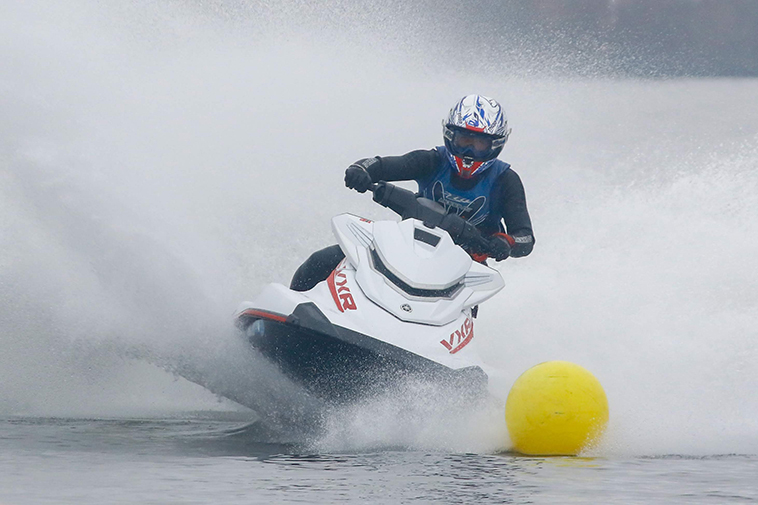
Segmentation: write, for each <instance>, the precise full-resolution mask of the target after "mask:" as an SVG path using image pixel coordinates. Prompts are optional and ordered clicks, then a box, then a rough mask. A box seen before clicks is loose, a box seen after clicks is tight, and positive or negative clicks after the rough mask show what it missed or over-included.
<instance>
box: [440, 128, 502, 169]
mask: <svg viewBox="0 0 758 505" xmlns="http://www.w3.org/2000/svg"><path fill="white" fill-rule="evenodd" d="M450 130H451V131H452V138H451V139H450V145H451V147H452V151H453V154H454V155H456V156H460V157H461V158H472V159H474V160H476V161H487V160H490V159H492V158H494V157H495V156H497V154H496V152H497V151H498V150H499V148H500V147H502V145H503V144H504V142H503V140H502V139H499V138H496V137H493V136H492V135H487V134H486V133H480V132H474V131H470V130H464V129H461V128H454V127H453V128H450Z"/></svg>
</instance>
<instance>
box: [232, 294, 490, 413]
mask: <svg viewBox="0 0 758 505" xmlns="http://www.w3.org/2000/svg"><path fill="white" fill-rule="evenodd" d="M238 325H239V327H240V328H241V329H242V331H243V332H244V333H245V336H246V338H247V339H248V341H249V342H250V344H251V345H252V346H253V347H254V348H255V349H257V350H258V351H259V352H260V353H261V354H262V355H263V356H264V357H266V358H267V359H268V360H270V361H272V362H273V363H275V364H276V365H278V366H279V368H280V369H281V370H282V372H283V373H285V374H286V375H287V376H289V377H290V378H291V379H293V380H294V381H296V382H298V383H300V384H302V385H303V387H304V388H306V389H307V390H308V391H309V392H310V393H312V394H314V395H316V396H318V397H320V398H322V399H324V400H326V401H328V402H329V403H335V404H344V403H350V402H354V401H357V400H360V399H361V398H365V397H369V396H372V395H374V394H379V393H383V392H387V391H393V388H396V387H397V386H398V384H402V383H403V381H406V380H421V381H425V382H429V383H432V384H434V385H435V386H439V390H440V391H441V392H445V391H450V392H452V390H455V391H456V392H457V393H458V394H460V393H463V394H465V395H471V396H474V397H480V396H482V395H485V394H486V390H487V375H486V374H485V373H484V371H483V370H482V369H481V368H479V367H477V366H473V367H467V368H463V369H459V370H454V369H452V368H448V367H446V366H444V365H441V364H439V363H436V362H434V361H432V360H429V359H426V358H424V357H422V356H419V355H416V354H414V353H411V352H409V351H406V350H404V349H401V348H399V347H396V346H393V345H391V344H388V343H386V342H382V341H380V340H377V339H374V338H372V337H369V336H366V335H363V334H361V333H358V332H355V331H352V330H349V329H347V328H342V327H339V326H336V325H333V324H332V323H331V322H330V321H329V320H328V319H327V318H326V316H324V314H323V313H322V312H321V311H320V310H319V309H318V307H316V305H315V304H313V303H303V304H300V305H298V306H297V307H296V309H295V310H294V312H293V313H292V314H290V315H288V316H285V315H282V314H275V313H271V312H267V311H263V310H256V309H248V310H246V311H243V312H242V313H241V314H240V315H239V316H238Z"/></svg>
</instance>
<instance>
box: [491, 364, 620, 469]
mask: <svg viewBox="0 0 758 505" xmlns="http://www.w3.org/2000/svg"><path fill="white" fill-rule="evenodd" d="M505 423H506V425H507V426H508V434H509V435H510V437H511V442H512V444H513V450H515V451H517V452H520V453H522V454H529V455H544V456H548V455H551V456H557V455H576V454H578V453H579V452H580V451H581V450H582V449H583V448H585V447H587V446H588V445H589V444H591V443H593V442H594V441H596V440H597V439H598V438H599V437H600V436H601V435H602V434H603V431H605V427H606V425H607V424H608V399H607V398H606V396H605V391H603V387H602V386H601V385H600V382H598V380H597V379H596V378H595V376H594V375H592V374H591V373H590V372H588V371H587V370H586V369H584V368H582V367H580V366H579V365H575V364H573V363H569V362H567V361H548V362H545V363H540V364H539V365H536V366H534V367H532V368H530V369H529V370H527V371H526V372H524V373H523V374H521V376H520V377H519V378H518V379H516V382H515V383H514V384H513V387H512V388H511V392H510V393H509V394H508V400H507V401H506V404H505Z"/></svg>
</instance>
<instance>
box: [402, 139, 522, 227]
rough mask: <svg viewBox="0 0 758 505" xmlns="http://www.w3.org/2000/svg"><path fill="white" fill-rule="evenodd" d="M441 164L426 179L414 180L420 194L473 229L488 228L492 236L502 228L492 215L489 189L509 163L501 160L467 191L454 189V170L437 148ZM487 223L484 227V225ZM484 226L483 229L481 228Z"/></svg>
mask: <svg viewBox="0 0 758 505" xmlns="http://www.w3.org/2000/svg"><path fill="white" fill-rule="evenodd" d="M436 149H437V152H439V153H440V164H439V166H438V167H437V170H436V171H435V172H434V173H433V174H432V175H431V176H429V177H424V178H423V179H417V180H416V182H417V183H418V191H419V194H421V195H423V196H424V197H426V198H429V199H430V200H434V201H435V202H437V203H439V204H441V205H442V206H443V207H445V210H446V211H447V212H448V214H450V213H453V212H454V213H456V214H458V215H459V216H461V217H462V218H464V219H466V220H467V221H468V222H470V223H471V224H473V225H474V226H477V227H480V228H487V229H489V230H491V233H494V232H496V231H498V230H499V229H502V228H501V225H500V218H501V217H502V216H495V215H491V212H490V211H491V210H492V209H491V203H492V189H493V188H494V186H495V181H496V180H497V178H498V177H500V174H502V173H503V172H505V171H506V170H508V169H509V168H510V165H509V164H508V163H505V162H503V161H500V160H494V161H495V162H494V163H493V164H492V166H490V167H489V168H488V169H487V170H486V171H485V172H484V173H483V174H481V175H480V176H479V178H480V179H479V181H478V182H477V183H476V184H474V186H473V187H471V188H470V189H466V190H463V189H459V188H456V187H455V186H453V182H452V177H453V172H454V171H455V167H453V165H452V164H451V161H450V156H448V152H447V148H446V147H444V146H438V147H437V148H436ZM485 221H487V223H485ZM483 223H485V225H484V226H480V225H482V224H483Z"/></svg>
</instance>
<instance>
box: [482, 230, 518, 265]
mask: <svg viewBox="0 0 758 505" xmlns="http://www.w3.org/2000/svg"><path fill="white" fill-rule="evenodd" d="M515 243H516V241H515V240H513V237H511V236H510V235H506V234H505V233H495V234H494V235H492V237H490V247H489V251H487V254H489V256H490V258H492V259H494V260H495V261H503V260H504V259H506V258H507V257H508V256H510V255H511V246H513V245H514V244H515Z"/></svg>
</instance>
